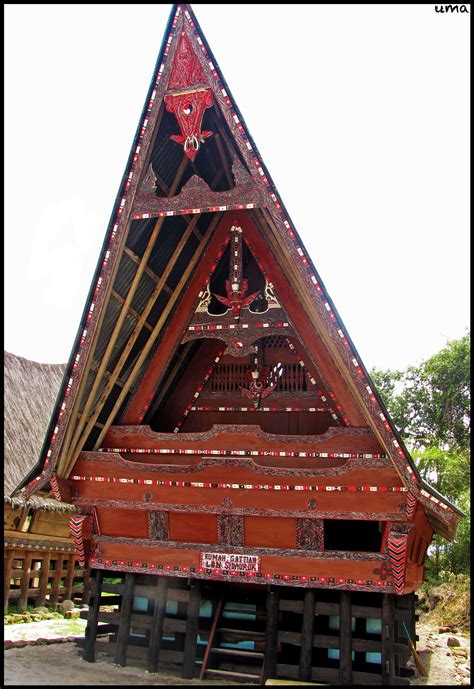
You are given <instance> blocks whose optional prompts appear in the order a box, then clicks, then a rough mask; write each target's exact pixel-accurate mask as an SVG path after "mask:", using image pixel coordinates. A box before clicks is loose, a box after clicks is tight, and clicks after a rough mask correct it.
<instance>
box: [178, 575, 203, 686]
mask: <svg viewBox="0 0 474 689" xmlns="http://www.w3.org/2000/svg"><path fill="white" fill-rule="evenodd" d="M200 607H201V582H200V581H193V582H191V588H190V591H189V603H188V619H187V622H186V639H185V642H184V661H183V672H182V677H183V679H192V678H193V677H194V666H195V663H196V653H197V635H198V631H199V609H200Z"/></svg>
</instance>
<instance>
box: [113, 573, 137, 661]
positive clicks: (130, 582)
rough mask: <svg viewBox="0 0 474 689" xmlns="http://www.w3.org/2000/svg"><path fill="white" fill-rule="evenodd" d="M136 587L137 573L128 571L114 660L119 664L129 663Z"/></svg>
mask: <svg viewBox="0 0 474 689" xmlns="http://www.w3.org/2000/svg"><path fill="white" fill-rule="evenodd" d="M134 589H135V574H134V573H133V572H127V574H126V575H125V584H124V587H123V593H122V604H121V606H120V622H119V628H118V633H117V646H116V649H115V659H114V662H115V663H116V664H117V665H126V664H127V645H128V639H129V636H130V621H131V617H132V610H133V594H134Z"/></svg>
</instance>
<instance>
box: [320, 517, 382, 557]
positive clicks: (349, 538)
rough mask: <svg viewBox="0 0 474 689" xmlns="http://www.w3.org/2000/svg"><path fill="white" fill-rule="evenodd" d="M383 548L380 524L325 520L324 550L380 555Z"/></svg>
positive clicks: (368, 521) (363, 521) (355, 520)
mask: <svg viewBox="0 0 474 689" xmlns="http://www.w3.org/2000/svg"><path fill="white" fill-rule="evenodd" d="M381 546H382V532H381V528H380V522H378V521H371V520H362V519H325V520H324V550H358V551H362V552H367V553H378V552H380V548H381Z"/></svg>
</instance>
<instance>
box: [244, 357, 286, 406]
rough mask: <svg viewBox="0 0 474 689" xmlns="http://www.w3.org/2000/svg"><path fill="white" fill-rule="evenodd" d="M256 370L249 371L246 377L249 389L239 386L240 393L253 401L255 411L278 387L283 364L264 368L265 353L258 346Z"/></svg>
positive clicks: (255, 360)
mask: <svg viewBox="0 0 474 689" xmlns="http://www.w3.org/2000/svg"><path fill="white" fill-rule="evenodd" d="M254 363H255V370H254V371H247V373H246V374H245V377H246V378H247V380H248V383H249V384H248V387H246V388H245V387H244V386H243V385H239V388H240V392H241V393H242V394H243V395H245V397H248V399H249V400H252V402H253V404H254V406H255V409H258V408H259V406H260V402H261V401H262V400H264V399H265V398H266V397H268V395H270V394H271V393H272V392H273V391H274V389H275V388H276V386H277V385H278V380H279V378H280V376H281V374H282V373H283V368H282V366H281V364H278V365H277V366H274V367H273V368H272V369H270V367H269V366H263V352H262V350H261V349H259V347H258V345H256V346H255V359H254Z"/></svg>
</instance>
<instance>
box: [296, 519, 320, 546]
mask: <svg viewBox="0 0 474 689" xmlns="http://www.w3.org/2000/svg"><path fill="white" fill-rule="evenodd" d="M323 543H324V530H323V522H322V521H321V520H320V519H297V520H296V546H297V547H298V548H301V549H302V550H322V549H323Z"/></svg>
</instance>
